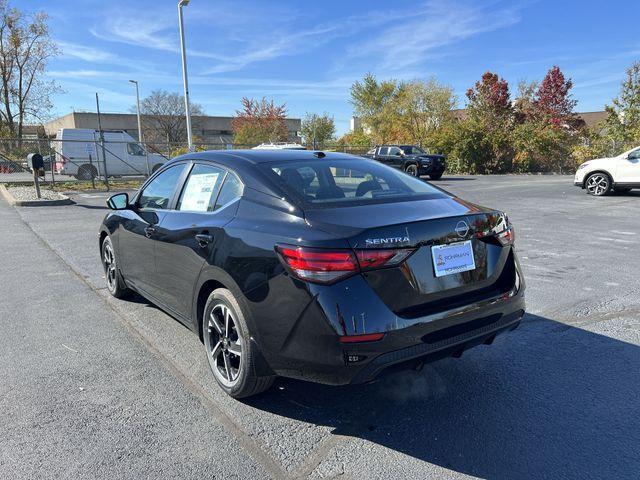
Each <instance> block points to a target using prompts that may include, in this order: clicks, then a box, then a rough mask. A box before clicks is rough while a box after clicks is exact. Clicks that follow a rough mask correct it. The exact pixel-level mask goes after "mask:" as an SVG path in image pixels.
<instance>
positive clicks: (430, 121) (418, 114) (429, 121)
mask: <svg viewBox="0 0 640 480" xmlns="http://www.w3.org/2000/svg"><path fill="white" fill-rule="evenodd" d="M393 101H395V102H397V104H398V107H397V112H398V115H397V118H398V120H399V123H400V127H401V130H402V134H401V136H402V137H403V138H402V139H401V140H402V141H404V142H410V143H420V144H422V145H429V144H430V138H431V137H432V136H433V135H434V134H435V132H436V131H437V130H438V129H439V128H441V127H442V126H443V125H444V124H445V123H447V122H449V121H450V120H451V119H452V117H451V110H452V109H453V108H454V106H455V104H456V98H455V96H454V94H453V89H452V88H451V87H449V86H446V85H442V84H440V83H438V82H437V81H436V80H435V79H434V78H430V79H429V80H427V81H426V82H424V81H420V80H414V81H412V82H408V83H404V84H401V85H400V88H399V89H398V94H397V96H396V99H394V100H393Z"/></svg>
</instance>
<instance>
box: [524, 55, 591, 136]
mask: <svg viewBox="0 0 640 480" xmlns="http://www.w3.org/2000/svg"><path fill="white" fill-rule="evenodd" d="M571 87H573V82H572V81H571V79H565V76H564V74H563V73H562V71H561V70H560V68H559V67H558V66H555V65H554V66H553V67H551V68H550V69H549V71H548V72H547V74H546V75H545V77H544V79H543V80H542V83H541V84H540V86H539V87H538V91H537V92H536V99H535V100H534V107H535V109H536V113H537V114H539V115H542V116H544V117H547V119H548V120H549V122H551V124H552V125H556V126H569V127H571V128H578V127H579V126H580V124H581V123H583V122H581V120H580V118H579V117H578V115H576V114H575V112H574V111H573V109H574V108H575V107H576V104H577V103H578V102H577V101H576V100H573V99H572V98H571V94H570V93H569V91H570V90H571Z"/></svg>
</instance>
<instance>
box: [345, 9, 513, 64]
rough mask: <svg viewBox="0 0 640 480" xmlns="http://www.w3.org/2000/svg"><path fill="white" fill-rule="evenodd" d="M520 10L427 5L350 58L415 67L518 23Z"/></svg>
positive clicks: (356, 49)
mask: <svg viewBox="0 0 640 480" xmlns="http://www.w3.org/2000/svg"><path fill="white" fill-rule="evenodd" d="M520 9H521V6H519V5H517V4H508V5H507V6H499V4H497V3H496V2H493V3H490V4H488V5H484V6H483V5H481V4H480V3H479V2H475V3H473V4H468V3H461V2H448V1H443V0H432V1H428V2H426V3H424V4H423V5H422V6H421V7H420V8H417V9H415V10H414V11H413V12H412V15H411V17H410V19H406V20H404V21H401V22H396V23H394V24H393V25H388V26H385V28H383V29H380V31H376V32H375V34H374V35H372V36H371V38H369V39H367V40H364V41H361V42H357V43H356V44H355V45H354V46H352V47H351V48H350V49H349V51H348V57H349V58H358V57H372V56H375V57H377V58H378V59H379V62H378V67H379V68H394V70H401V69H404V68H408V67H413V66H416V65H418V64H420V63H422V62H424V61H425V60H427V59H428V58H429V57H430V56H433V55H436V54H437V52H438V49H441V48H442V47H445V46H448V45H451V44H454V43H458V42H460V41H463V40H466V39H467V38H470V37H474V36H477V35H479V34H482V33H486V32H491V31H494V30H498V29H500V28H504V27H508V26H511V25H514V24H516V23H518V22H519V21H520V14H519V10H520ZM438 55H439V54H438Z"/></svg>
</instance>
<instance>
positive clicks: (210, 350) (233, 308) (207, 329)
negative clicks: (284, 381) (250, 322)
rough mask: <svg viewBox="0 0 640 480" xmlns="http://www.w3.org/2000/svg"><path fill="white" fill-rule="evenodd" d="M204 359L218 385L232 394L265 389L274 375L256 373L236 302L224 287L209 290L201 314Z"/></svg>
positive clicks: (251, 345) (251, 347) (241, 395)
mask: <svg viewBox="0 0 640 480" xmlns="http://www.w3.org/2000/svg"><path fill="white" fill-rule="evenodd" d="M202 337H203V340H204V344H205V348H206V351H207V360H208V361H209V366H210V367H211V371H212V372H213V377H214V378H215V379H216V382H218V385H220V387H221V388H222V389H223V390H224V391H225V392H226V393H227V394H229V395H230V396H231V397H233V398H244V397H250V396H252V395H256V394H258V393H261V392H263V391H265V390H267V389H268V388H269V387H271V385H272V384H273V380H274V377H271V376H270V377H259V376H257V375H256V368H255V360H256V356H257V352H256V351H255V344H254V343H253V342H251V341H250V338H251V337H250V334H249V328H248V326H247V322H246V321H245V318H244V315H243V314H242V310H241V309H240V305H239V304H238V302H237V301H236V299H235V297H234V296H233V294H232V293H231V292H230V291H229V290H227V289H226V288H218V289H216V290H214V291H213V292H211V295H209V299H208V300H207V304H206V306H205V308H204V315H203V318H202Z"/></svg>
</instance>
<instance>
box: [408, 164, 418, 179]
mask: <svg viewBox="0 0 640 480" xmlns="http://www.w3.org/2000/svg"><path fill="white" fill-rule="evenodd" d="M404 172H405V173H406V174H408V175H411V176H412V177H416V178H418V177H420V173H419V170H418V165H417V164H415V163H410V164H408V165H407V166H406V167H404Z"/></svg>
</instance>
